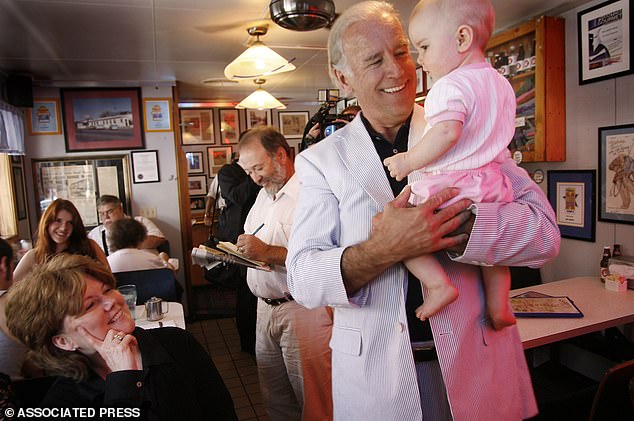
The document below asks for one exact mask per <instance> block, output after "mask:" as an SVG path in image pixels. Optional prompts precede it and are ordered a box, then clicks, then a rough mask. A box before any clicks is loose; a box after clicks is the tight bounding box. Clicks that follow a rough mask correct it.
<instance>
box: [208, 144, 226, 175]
mask: <svg viewBox="0 0 634 421" xmlns="http://www.w3.org/2000/svg"><path fill="white" fill-rule="evenodd" d="M207 162H208V163H209V176H210V177H214V176H215V175H216V174H218V171H219V170H220V168H222V166H223V165H226V164H231V146H223V147H210V148H207Z"/></svg>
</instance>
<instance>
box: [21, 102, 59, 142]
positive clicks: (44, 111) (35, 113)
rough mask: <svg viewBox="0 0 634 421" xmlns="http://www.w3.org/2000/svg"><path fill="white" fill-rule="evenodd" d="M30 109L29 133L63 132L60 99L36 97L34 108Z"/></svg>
mask: <svg viewBox="0 0 634 421" xmlns="http://www.w3.org/2000/svg"><path fill="white" fill-rule="evenodd" d="M29 111H30V114H29V117H30V118H28V121H29V134H31V135H45V134H62V120H61V117H60V109H59V99H57V98H43V99H34V100H33V108H31V109H30V110H29Z"/></svg>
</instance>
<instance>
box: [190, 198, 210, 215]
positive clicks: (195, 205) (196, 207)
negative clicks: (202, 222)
mask: <svg viewBox="0 0 634 421" xmlns="http://www.w3.org/2000/svg"><path fill="white" fill-rule="evenodd" d="M206 197H207V196H192V197H190V198H189V210H190V211H191V212H192V213H200V212H202V211H204V210H205V199H206Z"/></svg>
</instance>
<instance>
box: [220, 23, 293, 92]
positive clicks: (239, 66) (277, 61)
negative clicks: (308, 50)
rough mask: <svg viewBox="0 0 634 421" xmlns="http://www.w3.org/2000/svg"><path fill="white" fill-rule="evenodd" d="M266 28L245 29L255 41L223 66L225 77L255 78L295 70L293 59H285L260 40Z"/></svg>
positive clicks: (265, 26) (231, 78)
mask: <svg viewBox="0 0 634 421" xmlns="http://www.w3.org/2000/svg"><path fill="white" fill-rule="evenodd" d="M268 28H269V27H268V25H262V26H254V27H252V28H249V29H247V32H248V33H249V35H251V36H255V37H256V39H255V42H254V43H253V44H251V46H250V47H249V48H248V49H247V50H246V51H244V52H243V53H242V54H240V55H239V56H238V57H237V58H236V59H235V60H233V61H232V62H231V63H229V65H227V67H225V76H226V77H227V79H229V80H233V79H255V78H259V77H263V76H269V75H272V74H276V73H282V72H288V71H291V70H295V66H294V65H293V64H292V63H291V61H293V60H295V59H292V60H290V61H289V60H286V59H285V58H284V57H282V56H281V55H279V54H277V53H276V52H275V51H273V50H271V49H270V48H269V47H267V46H266V45H264V43H263V42H262V41H260V35H265V34H266V32H267V31H268Z"/></svg>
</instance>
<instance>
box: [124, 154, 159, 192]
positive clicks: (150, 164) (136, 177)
mask: <svg viewBox="0 0 634 421" xmlns="http://www.w3.org/2000/svg"><path fill="white" fill-rule="evenodd" d="M130 155H131V156H132V182H133V183H134V184H138V183H158V182H159V181H161V175H160V173H159V165H158V151H157V150H151V151H136V152H130Z"/></svg>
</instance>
